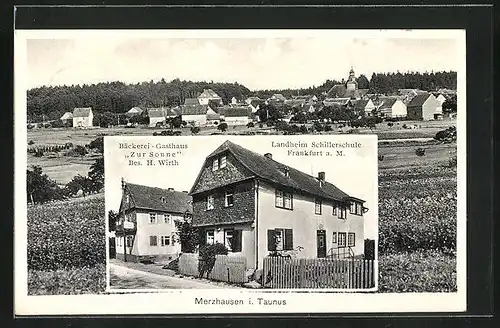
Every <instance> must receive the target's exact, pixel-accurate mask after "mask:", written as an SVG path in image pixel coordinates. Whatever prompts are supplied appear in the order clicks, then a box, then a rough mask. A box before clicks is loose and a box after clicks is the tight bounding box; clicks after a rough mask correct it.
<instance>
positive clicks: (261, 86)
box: [15, 30, 466, 313]
mask: <svg viewBox="0 0 500 328" xmlns="http://www.w3.org/2000/svg"><path fill="white" fill-rule="evenodd" d="M15 57H16V81H17V82H16V88H17V90H18V91H16V108H17V109H16V124H18V125H16V161H17V162H16V167H20V168H21V169H20V170H18V172H16V186H17V187H18V188H19V189H20V190H21V189H22V192H18V194H19V198H18V200H17V203H16V210H17V212H18V214H16V217H17V216H18V217H23V218H25V219H23V220H16V252H19V256H17V255H16V270H17V272H19V274H17V275H16V286H17V287H16V288H17V289H16V293H18V294H22V297H23V299H33V302H36V303H37V304H41V303H42V302H41V300H42V298H32V297H31V296H40V295H44V296H47V297H49V296H54V297H56V296H64V297H70V296H69V295H85V296H86V297H93V296H96V297H97V295H99V297H100V296H102V301H99V302H97V301H96V303H94V305H93V306H95V308H93V311H97V312H99V311H101V310H103V309H105V306H106V305H101V307H100V308H99V307H98V306H97V304H109V303H110V302H109V301H105V299H106V298H108V297H111V298H113V299H115V298H116V297H123V298H124V299H127V300H132V297H133V296H135V295H150V296H148V297H151V299H155V300H160V298H158V299H157V298H156V297H161V294H163V295H164V293H174V292H175V290H182V294H178V297H180V298H179V300H180V301H179V303H178V304H176V305H175V306H179V308H176V307H175V306H174V305H172V306H174V307H175V309H176V310H174V308H170V309H161V308H159V307H158V308H154V310H151V311H155V313H163V312H162V311H166V312H168V313H183V312H182V311H185V310H186V309H189V310H188V311H202V310H193V309H192V308H191V307H189V306H191V305H192V304H191V303H192V301H191V298H189V297H191V296H189V295H191V294H189V292H188V290H193V291H192V292H193V293H194V292H196V290H199V289H211V290H212V289H213V290H217V289H219V290H220V292H221V293H230V292H231V291H233V292H234V293H237V292H240V291H245V292H247V291H248V292H257V293H261V292H263V293H267V292H269V293H273V292H276V293H277V290H279V291H280V292H281V291H282V290H283V291H289V292H292V294H290V295H291V296H290V297H292V300H295V299H294V298H293V297H296V298H297V300H295V301H291V300H290V299H289V300H288V303H287V304H288V306H287V308H286V310H283V311H288V312H292V310H293V311H299V309H300V306H299V305H298V303H296V302H298V300H299V298H302V297H304V299H303V300H305V299H307V297H313V296H314V295H316V296H317V297H323V296H324V295H323V294H321V295H320V294H319V293H322V292H328V291H331V292H332V295H336V297H364V298H363V300H365V301H364V302H368V303H369V304H371V306H373V309H374V308H376V307H377V306H379V305H380V306H381V304H391V309H396V308H397V304H401V302H402V300H404V299H405V297H408V298H407V299H406V300H407V301H406V304H408V306H409V308H408V309H407V310H409V309H410V308H411V309H420V310H422V309H424V308H425V309H428V310H429V311H438V310H439V309H442V310H445V309H452V310H455V311H456V310H458V309H460V310H464V309H465V291H466V276H465V274H466V265H465V263H466V262H465V261H466V247H465V246H466V244H465V234H466V225H465V222H466V221H465V218H466V217H465V178H464V177H465V175H460V174H458V172H464V173H465V162H464V160H465V110H466V108H465V81H466V80H465V31H463V30H154V31H153V30H151V31H146V30H143V31H140V30H128V31H118V30H100V31H91V30H79V31H71V30H50V31H49V30H38V31H17V32H16V54H15ZM339 140H340V141H339ZM342 142H347V143H356V142H363V143H364V147H362V148H360V149H369V152H370V153H369V156H368V155H366V157H359V156H361V155H360V153H358V152H359V151H361V150H355V149H350V148H349V149H343V150H342V149H335V147H334V148H330V149H329V147H328V146H325V145H323V146H321V147H315V146H312V145H313V144H315V143H318V144H321V143H325V144H329V143H330V144H335V143H342ZM295 143H296V144H295ZM301 143H304V144H303V145H302V146H301ZM279 144H283V145H288V146H282V147H280V146H277V145H279ZM158 145H164V147H165V148H161V147H162V146H158ZM176 145H177V146H176ZM183 145H184V146H185V148H183ZM146 146H147V148H143V147H146ZM157 146H158V147H160V148H157ZM137 147H138V148H137ZM176 147H177V148H176ZM21 150H22V151H21ZM327 151H330V152H331V156H330V155H329V156H324V154H323V153H325V152H327ZM338 151H339V152H340V154H343V153H344V154H349V153H350V152H353V151H354V152H353V154H354V155H352V156H351V155H349V156H347V155H346V156H342V155H339V156H337V155H336V154H337V152H338ZM372 151H373V156H375V159H373V158H372V157H371V156H372ZM318 152H322V154H323V155H321V156H319V155H317V153H318ZM315 154H316V155H315ZM125 155H127V156H128V157H125ZM358 157H359V158H358ZM354 158H356V160H354ZM372 171H373V172H372ZM24 174H26V175H24ZM461 176H462V178H461ZM373 185H375V187H377V188H375V189H376V190H374V188H373ZM16 195H17V194H16ZM21 200H22V202H21ZM18 227H19V228H18ZM301 290H302V291H307V292H308V293H307V294H300V296H299V294H293V292H295V291H297V293H298V292H300V291H301ZM358 291H363V292H368V293H367V294H363V295H361V293H352V292H358ZM142 292H144V293H145V294H142ZM309 292H310V293H309ZM343 292H345V293H343ZM122 293H125V295H122ZM110 294H112V295H110ZM157 294H159V295H157ZM176 295H177V294H176ZM221 295H222V294H221ZM276 295H278V294H276ZM287 295H288V294H287ZM325 295H327V294H325ZM328 295H329V294H328ZM415 295H417V296H418V295H421V296H422V297H423V298H422V299H419V298H413V297H415ZM324 297H330V296H324ZM370 297H375V298H374V299H373V300H372V301H367V300H368V299H369V298H370ZM378 297H380V299H379V298H378ZM385 297H387V300H388V303H384V302H385V301H384V300H385ZM391 297H395V298H391ZM185 298H186V299H189V301H188V300H186V299H185ZM35 299H36V300H38V301H35ZM53 299H54V300H55V299H56V298H53ZM98 299H101V298H98ZM118 299H120V298H118ZM181 299H184V301H181ZM61 300H62V298H61ZM330 300H332V301H330ZM375 300H376V301H375ZM389 300H390V301H389ZM54 302H55V301H54ZM61 302H62V301H61ZM100 302H102V303H100ZM183 302H184V303H183ZM186 302H191V303H190V305H189V306H187V305H185V304H186ZM294 302H295V303H294ZM316 302H318V303H321V302H322V301H316ZM324 302H334V301H333V299H329V298H326V299H325V300H324ZM111 303H112V302H111ZM25 304H27V303H25ZM290 304H295V305H290ZM356 304H358V303H356ZM369 304H366V305H365V303H363V302H361V303H359V306H358V307H355V308H348V307H345V305H343V304H337V303H336V305H335V306H334V307H335V309H331V308H328V309H327V308H325V309H324V310H321V306H320V305H318V304H316V305H317V307H316V308H315V309H317V310H318V311H327V312H328V311H332V310H333V311H341V310H344V311H348V312H352V311H357V309H358V310H360V311H361V309H364V310H370V309H372V308H370V307H369V306H370V305H369ZM41 306H42V307H41V308H40V309H39V310H38V311H42V310H41V309H42V308H44V305H43V304H41ZM47 306H48V305H47ZM182 306H186V307H185V308H183V307H182ZM325 306H326V305H325ZM305 308H307V306H306V307H305ZM305 308H304V309H305ZM141 309H144V308H143V307H142V305H141V306H139V307H138V308H137V309H133V310H131V311H139V312H134V313H143V312H140V311H149V310H141ZM233 310H234V309H233ZM247 310H248V311H249V312H255V311H259V310H258V309H253V310H252V309H247ZM247 310H242V311H243V312H245V311H247ZM47 311H49V310H47ZM73 311H76V312H78V311H81V310H79V309H76V308H75V309H74V310H73ZM82 311H83V310H82ZM89 311H90V310H89ZM103 311H106V310H103ZM109 311H111V312H113V313H119V312H120V311H121V310H120V309H117V308H113V309H110V310H109ZM213 311H216V309H212V310H210V311H209V312H213ZM279 311H281V310H279ZM201 313H203V312H201Z"/></svg>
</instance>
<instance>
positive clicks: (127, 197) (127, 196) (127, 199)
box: [125, 194, 130, 204]
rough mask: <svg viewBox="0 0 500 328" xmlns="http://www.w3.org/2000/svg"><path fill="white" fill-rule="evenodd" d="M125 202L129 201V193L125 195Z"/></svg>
mask: <svg viewBox="0 0 500 328" xmlns="http://www.w3.org/2000/svg"><path fill="white" fill-rule="evenodd" d="M125 203H127V204H128V203H130V195H129V194H127V195H125Z"/></svg>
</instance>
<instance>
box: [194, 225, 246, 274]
mask: <svg viewBox="0 0 500 328" xmlns="http://www.w3.org/2000/svg"><path fill="white" fill-rule="evenodd" d="M225 229H237V230H241V252H229V253H228V255H229V256H244V257H245V258H246V260H247V268H255V228H254V225H253V224H252V223H244V224H228V225H218V226H208V227H202V228H200V230H201V233H204V234H206V232H207V230H214V237H215V239H214V242H216V243H221V244H223V245H226V246H227V243H226V242H225V240H224V230H225Z"/></svg>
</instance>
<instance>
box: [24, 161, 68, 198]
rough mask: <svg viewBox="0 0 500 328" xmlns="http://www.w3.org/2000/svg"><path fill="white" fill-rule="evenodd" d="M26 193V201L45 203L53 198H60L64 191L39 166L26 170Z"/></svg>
mask: <svg viewBox="0 0 500 328" xmlns="http://www.w3.org/2000/svg"><path fill="white" fill-rule="evenodd" d="M26 195H27V198H28V202H31V203H45V202H47V201H50V200H54V199H62V198H63V197H64V193H63V191H62V189H61V188H60V187H59V186H58V185H57V183H56V182H55V181H53V180H51V179H49V177H48V176H47V175H46V174H43V171H42V168H41V167H40V166H33V167H32V170H29V169H28V170H26Z"/></svg>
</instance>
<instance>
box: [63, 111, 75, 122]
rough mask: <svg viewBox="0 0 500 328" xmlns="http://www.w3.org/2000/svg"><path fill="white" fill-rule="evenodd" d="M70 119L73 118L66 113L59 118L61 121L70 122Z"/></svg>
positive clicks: (71, 114)
mask: <svg viewBox="0 0 500 328" xmlns="http://www.w3.org/2000/svg"><path fill="white" fill-rule="evenodd" d="M72 118H73V113H71V112H66V113H64V115H63V116H61V118H60V119H61V120H70V119H72Z"/></svg>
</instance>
